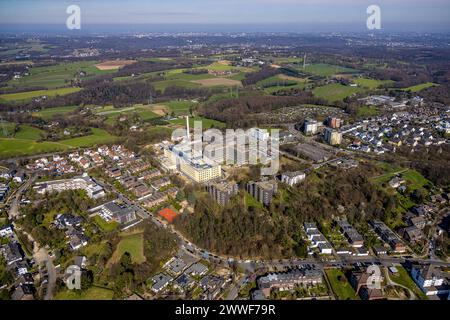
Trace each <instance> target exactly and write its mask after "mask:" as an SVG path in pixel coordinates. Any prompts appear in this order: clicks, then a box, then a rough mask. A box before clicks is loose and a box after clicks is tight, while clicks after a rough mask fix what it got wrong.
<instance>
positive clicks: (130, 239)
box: [108, 233, 146, 264]
mask: <svg viewBox="0 0 450 320" xmlns="http://www.w3.org/2000/svg"><path fill="white" fill-rule="evenodd" d="M125 252H128V253H130V255H131V259H132V261H133V263H137V264H141V263H143V262H145V260H146V258H145V255H144V234H143V233H133V234H123V235H121V240H120V242H119V244H118V245H117V248H116V251H114V253H113V255H112V257H111V259H110V261H109V262H108V263H110V264H114V263H117V262H118V261H119V260H120V258H121V257H122V255H123V254H124V253H125Z"/></svg>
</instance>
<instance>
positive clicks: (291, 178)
mask: <svg viewBox="0 0 450 320" xmlns="http://www.w3.org/2000/svg"><path fill="white" fill-rule="evenodd" d="M305 177H306V175H305V173H304V172H302V171H294V172H293V171H288V172H285V173H283V174H282V175H281V182H283V183H286V184H288V185H290V186H294V185H296V184H297V183H299V182H301V181H303V180H304V179H305Z"/></svg>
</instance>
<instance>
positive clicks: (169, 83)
mask: <svg viewBox="0 0 450 320" xmlns="http://www.w3.org/2000/svg"><path fill="white" fill-rule="evenodd" d="M152 85H153V87H154V88H155V90H159V91H165V90H166V89H167V87H182V88H187V89H192V88H198V87H201V85H200V84H198V83H194V82H189V81H186V80H163V81H157V82H153V83H152Z"/></svg>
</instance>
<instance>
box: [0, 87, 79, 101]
mask: <svg viewBox="0 0 450 320" xmlns="http://www.w3.org/2000/svg"><path fill="white" fill-rule="evenodd" d="M80 90H81V89H80V88H59V89H51V90H35V91H26V92H19V93H6V94H2V95H0V100H3V101H5V102H13V101H27V100H31V99H32V98H36V97H42V96H47V97H54V96H56V95H60V96H63V95H65V94H69V93H74V92H78V91H80Z"/></svg>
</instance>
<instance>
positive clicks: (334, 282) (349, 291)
mask: <svg viewBox="0 0 450 320" xmlns="http://www.w3.org/2000/svg"><path fill="white" fill-rule="evenodd" d="M325 273H326V275H327V278H328V280H329V281H330V284H331V288H332V289H333V292H334V294H335V295H336V297H337V299H338V300H359V297H358V296H357V295H356V294H355V290H353V287H352V286H351V285H350V283H349V282H348V280H347V278H346V277H345V275H344V273H343V272H342V271H341V270H339V269H328V270H325ZM338 278H339V279H341V280H339V279H338Z"/></svg>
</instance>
